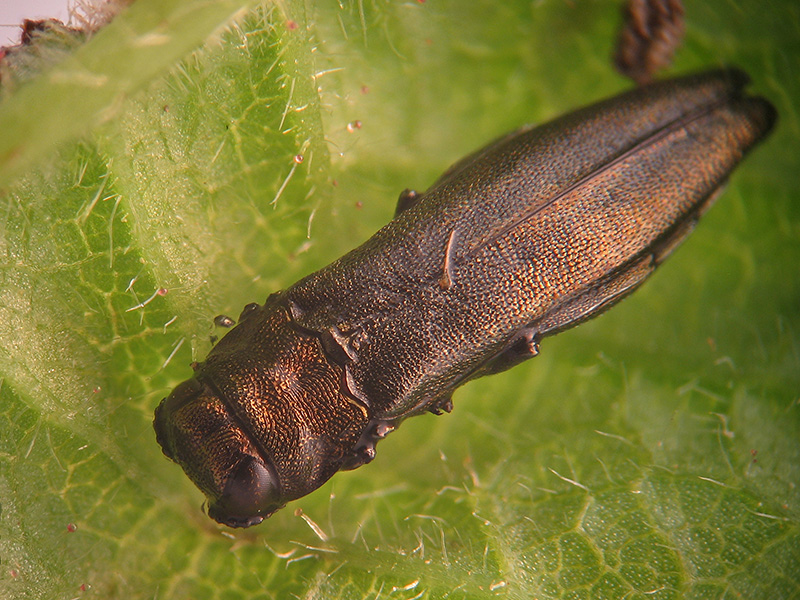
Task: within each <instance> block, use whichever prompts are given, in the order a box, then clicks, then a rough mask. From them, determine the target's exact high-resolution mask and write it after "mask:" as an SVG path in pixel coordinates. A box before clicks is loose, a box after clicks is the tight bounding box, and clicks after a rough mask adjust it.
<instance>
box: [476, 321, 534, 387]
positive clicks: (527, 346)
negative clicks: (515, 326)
mask: <svg viewBox="0 0 800 600" xmlns="http://www.w3.org/2000/svg"><path fill="white" fill-rule="evenodd" d="M538 333H539V332H538V329H535V328H533V327H526V328H524V329H522V330H520V332H519V333H517V335H515V336H514V338H513V339H512V340H511V343H510V344H508V345H507V346H506V348H505V349H504V350H502V351H500V353H499V354H497V355H496V356H495V357H494V358H492V359H491V360H490V361H489V362H487V363H486V364H485V365H483V366H482V367H481V368H480V370H479V371H478V374H477V375H476V377H483V376H484V375H494V374H495V373H500V372H502V371H505V370H506V369H510V368H511V367H513V366H515V365H518V364H519V363H521V362H522V361H524V360H528V359H529V358H533V357H534V356H536V355H537V354H539V337H540V336H539V335H538Z"/></svg>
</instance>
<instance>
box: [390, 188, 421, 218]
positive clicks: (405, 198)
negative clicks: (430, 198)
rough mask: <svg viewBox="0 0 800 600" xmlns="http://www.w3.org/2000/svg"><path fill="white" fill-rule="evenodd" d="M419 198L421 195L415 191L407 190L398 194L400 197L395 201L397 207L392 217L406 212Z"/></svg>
mask: <svg viewBox="0 0 800 600" xmlns="http://www.w3.org/2000/svg"><path fill="white" fill-rule="evenodd" d="M421 198H422V194H420V193H418V192H417V191H415V190H410V189H408V188H406V189H404V190H403V191H402V192H400V197H399V198H398V199H397V206H396V207H395V209H394V216H395V217H396V216H397V215H399V214H400V213H402V212H405V211H407V210H408V209H409V208H411V207H412V206H414V205H415V204H416V203H417V202H419V201H420V199H421Z"/></svg>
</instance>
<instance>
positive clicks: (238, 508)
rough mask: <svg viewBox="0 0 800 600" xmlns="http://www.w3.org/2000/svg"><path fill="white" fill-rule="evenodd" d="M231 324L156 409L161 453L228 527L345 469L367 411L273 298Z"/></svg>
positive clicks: (260, 516)
mask: <svg viewBox="0 0 800 600" xmlns="http://www.w3.org/2000/svg"><path fill="white" fill-rule="evenodd" d="M245 316H246V318H244V319H241V318H240V323H239V325H238V326H237V327H235V328H234V329H233V330H231V331H230V333H228V335H226V336H225V337H224V338H223V339H222V340H221V341H220V342H219V344H217V346H216V347H215V348H214V349H213V350H212V351H211V353H210V354H209V356H208V358H207V360H206V362H205V363H203V364H201V365H199V366H198V367H197V371H196V377H195V378H194V379H190V380H189V381H185V382H184V383H182V384H181V385H179V386H178V387H177V388H175V390H174V391H173V392H172V393H171V394H170V395H169V396H168V397H167V398H165V399H164V400H163V401H162V402H161V404H160V405H159V406H158V408H157V409H156V413H155V421H154V423H153V426H154V427H155V430H156V439H157V441H158V443H159V444H160V445H161V448H162V449H163V451H164V454H166V455H167V457H169V458H170V459H172V460H173V461H175V462H176V463H178V464H179V465H181V467H183V470H184V471H185V472H186V474H187V475H188V476H189V478H190V479H191V480H192V481H193V482H194V483H195V484H196V485H197V487H199V488H200V490H202V491H203V493H205V495H206V497H207V498H208V514H209V516H210V517H211V518H213V519H215V520H216V521H218V522H220V523H223V524H225V525H228V526H230V527H249V526H250V525H256V524H257V523H260V522H261V521H263V520H264V519H265V518H266V517H268V516H270V515H271V514H272V513H274V512H275V511H276V510H278V509H279V508H281V507H282V506H283V505H284V504H286V502H288V501H289V500H294V499H296V498H299V497H301V496H304V495H306V494H308V493H310V492H312V491H313V490H315V489H317V488H318V487H319V486H321V485H322V484H323V483H325V482H326V481H327V480H328V479H329V478H330V477H331V476H332V475H333V474H334V473H336V471H338V470H339V469H340V468H342V466H343V465H346V462H345V461H346V459H347V458H348V457H350V456H351V454H352V453H353V451H354V448H355V445H356V443H357V442H358V440H359V438H360V436H361V434H362V432H363V431H364V429H365V428H366V426H367V423H368V420H369V415H368V414H367V409H366V408H365V407H363V406H360V405H359V404H358V403H357V402H355V401H353V399H352V398H350V397H349V396H347V394H346V393H345V392H344V391H343V386H344V384H343V381H344V373H343V368H342V367H341V366H340V365H339V364H337V363H335V362H334V361H332V360H330V359H329V357H328V356H327V355H326V353H325V351H324V350H323V348H322V345H321V343H320V341H319V339H318V338H317V337H316V336H315V335H312V334H310V333H305V332H302V331H298V329H297V328H296V327H294V326H293V325H292V323H291V317H290V316H289V313H288V311H287V310H286V309H285V308H284V307H281V306H278V305H276V304H267V305H266V306H263V307H259V306H255V307H253V308H251V309H249V310H248V311H246V315H245Z"/></svg>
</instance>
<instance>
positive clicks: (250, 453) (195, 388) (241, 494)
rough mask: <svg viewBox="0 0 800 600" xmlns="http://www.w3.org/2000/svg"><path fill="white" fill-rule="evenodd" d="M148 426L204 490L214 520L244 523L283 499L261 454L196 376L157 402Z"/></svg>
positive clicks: (253, 522)
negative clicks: (153, 418) (150, 426)
mask: <svg viewBox="0 0 800 600" xmlns="http://www.w3.org/2000/svg"><path fill="white" fill-rule="evenodd" d="M153 426H154V427H155V430H156V440H157V441H158V443H159V444H160V445H161V448H162V449H163V451H164V454H166V455H167V457H169V458H170V459H172V460H174V461H175V462H176V463H178V464H179V465H181V467H183V470H184V471H185V472H186V474H187V475H188V476H189V478H190V479H191V480H192V481H193V482H194V483H195V485H197V487H199V488H200V490H202V491H203V493H205V495H206V497H207V498H208V500H209V504H208V515H209V516H210V517H211V518H212V519H214V520H215V521H218V522H220V523H223V524H224V525H228V526H229V527H249V526H250V525H256V524H258V523H260V522H261V521H262V520H264V519H265V518H266V517H268V516H270V515H271V514H272V513H274V512H275V511H276V510H277V509H279V508H280V507H281V506H282V505H283V504H284V503H285V501H284V500H283V498H282V492H281V485H280V481H279V479H278V476H277V474H276V472H275V467H274V466H273V465H272V464H271V461H269V460H265V458H264V457H262V456H260V454H259V452H258V450H257V449H256V448H255V446H254V445H253V443H252V442H251V441H250V439H249V437H248V436H247V435H245V433H244V432H243V431H242V429H241V428H240V427H239V426H238V424H237V423H235V421H234V419H233V418H232V416H231V414H230V411H229V410H228V409H227V407H226V406H225V405H224V403H223V402H222V401H221V400H220V399H219V397H218V396H217V395H216V394H215V393H214V392H213V391H212V390H211V389H210V388H209V387H208V386H207V385H204V384H202V383H200V382H199V381H198V380H197V379H190V380H189V381H185V382H183V383H182V384H181V385H179V386H178V387H177V388H175V390H174V391H173V392H172V393H171V394H170V395H169V396H168V397H167V398H165V399H164V400H163V401H162V402H161V404H160V405H159V406H158V408H157V409H156V413H155V421H154V422H153Z"/></svg>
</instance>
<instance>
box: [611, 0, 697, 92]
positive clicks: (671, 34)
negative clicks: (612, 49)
mask: <svg viewBox="0 0 800 600" xmlns="http://www.w3.org/2000/svg"><path fill="white" fill-rule="evenodd" d="M623 12H624V14H625V22H624V24H623V26H622V29H621V30H620V32H619V38H618V40H617V49H616V53H615V55H614V64H615V65H616V67H617V69H618V70H619V72H620V73H622V74H623V75H625V76H626V77H630V78H631V79H633V80H634V81H635V82H636V83H638V84H639V85H643V84H645V83H650V82H651V81H652V80H653V76H654V75H655V73H656V72H658V71H660V70H661V69H664V68H665V67H667V66H669V64H670V63H671V62H672V56H673V54H674V53H675V50H676V49H677V48H678V46H680V44H681V41H682V40H683V33H684V19H683V14H684V13H683V3H682V2H681V0H629V1H628V3H627V4H626V5H625V8H624V9H623Z"/></svg>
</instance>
